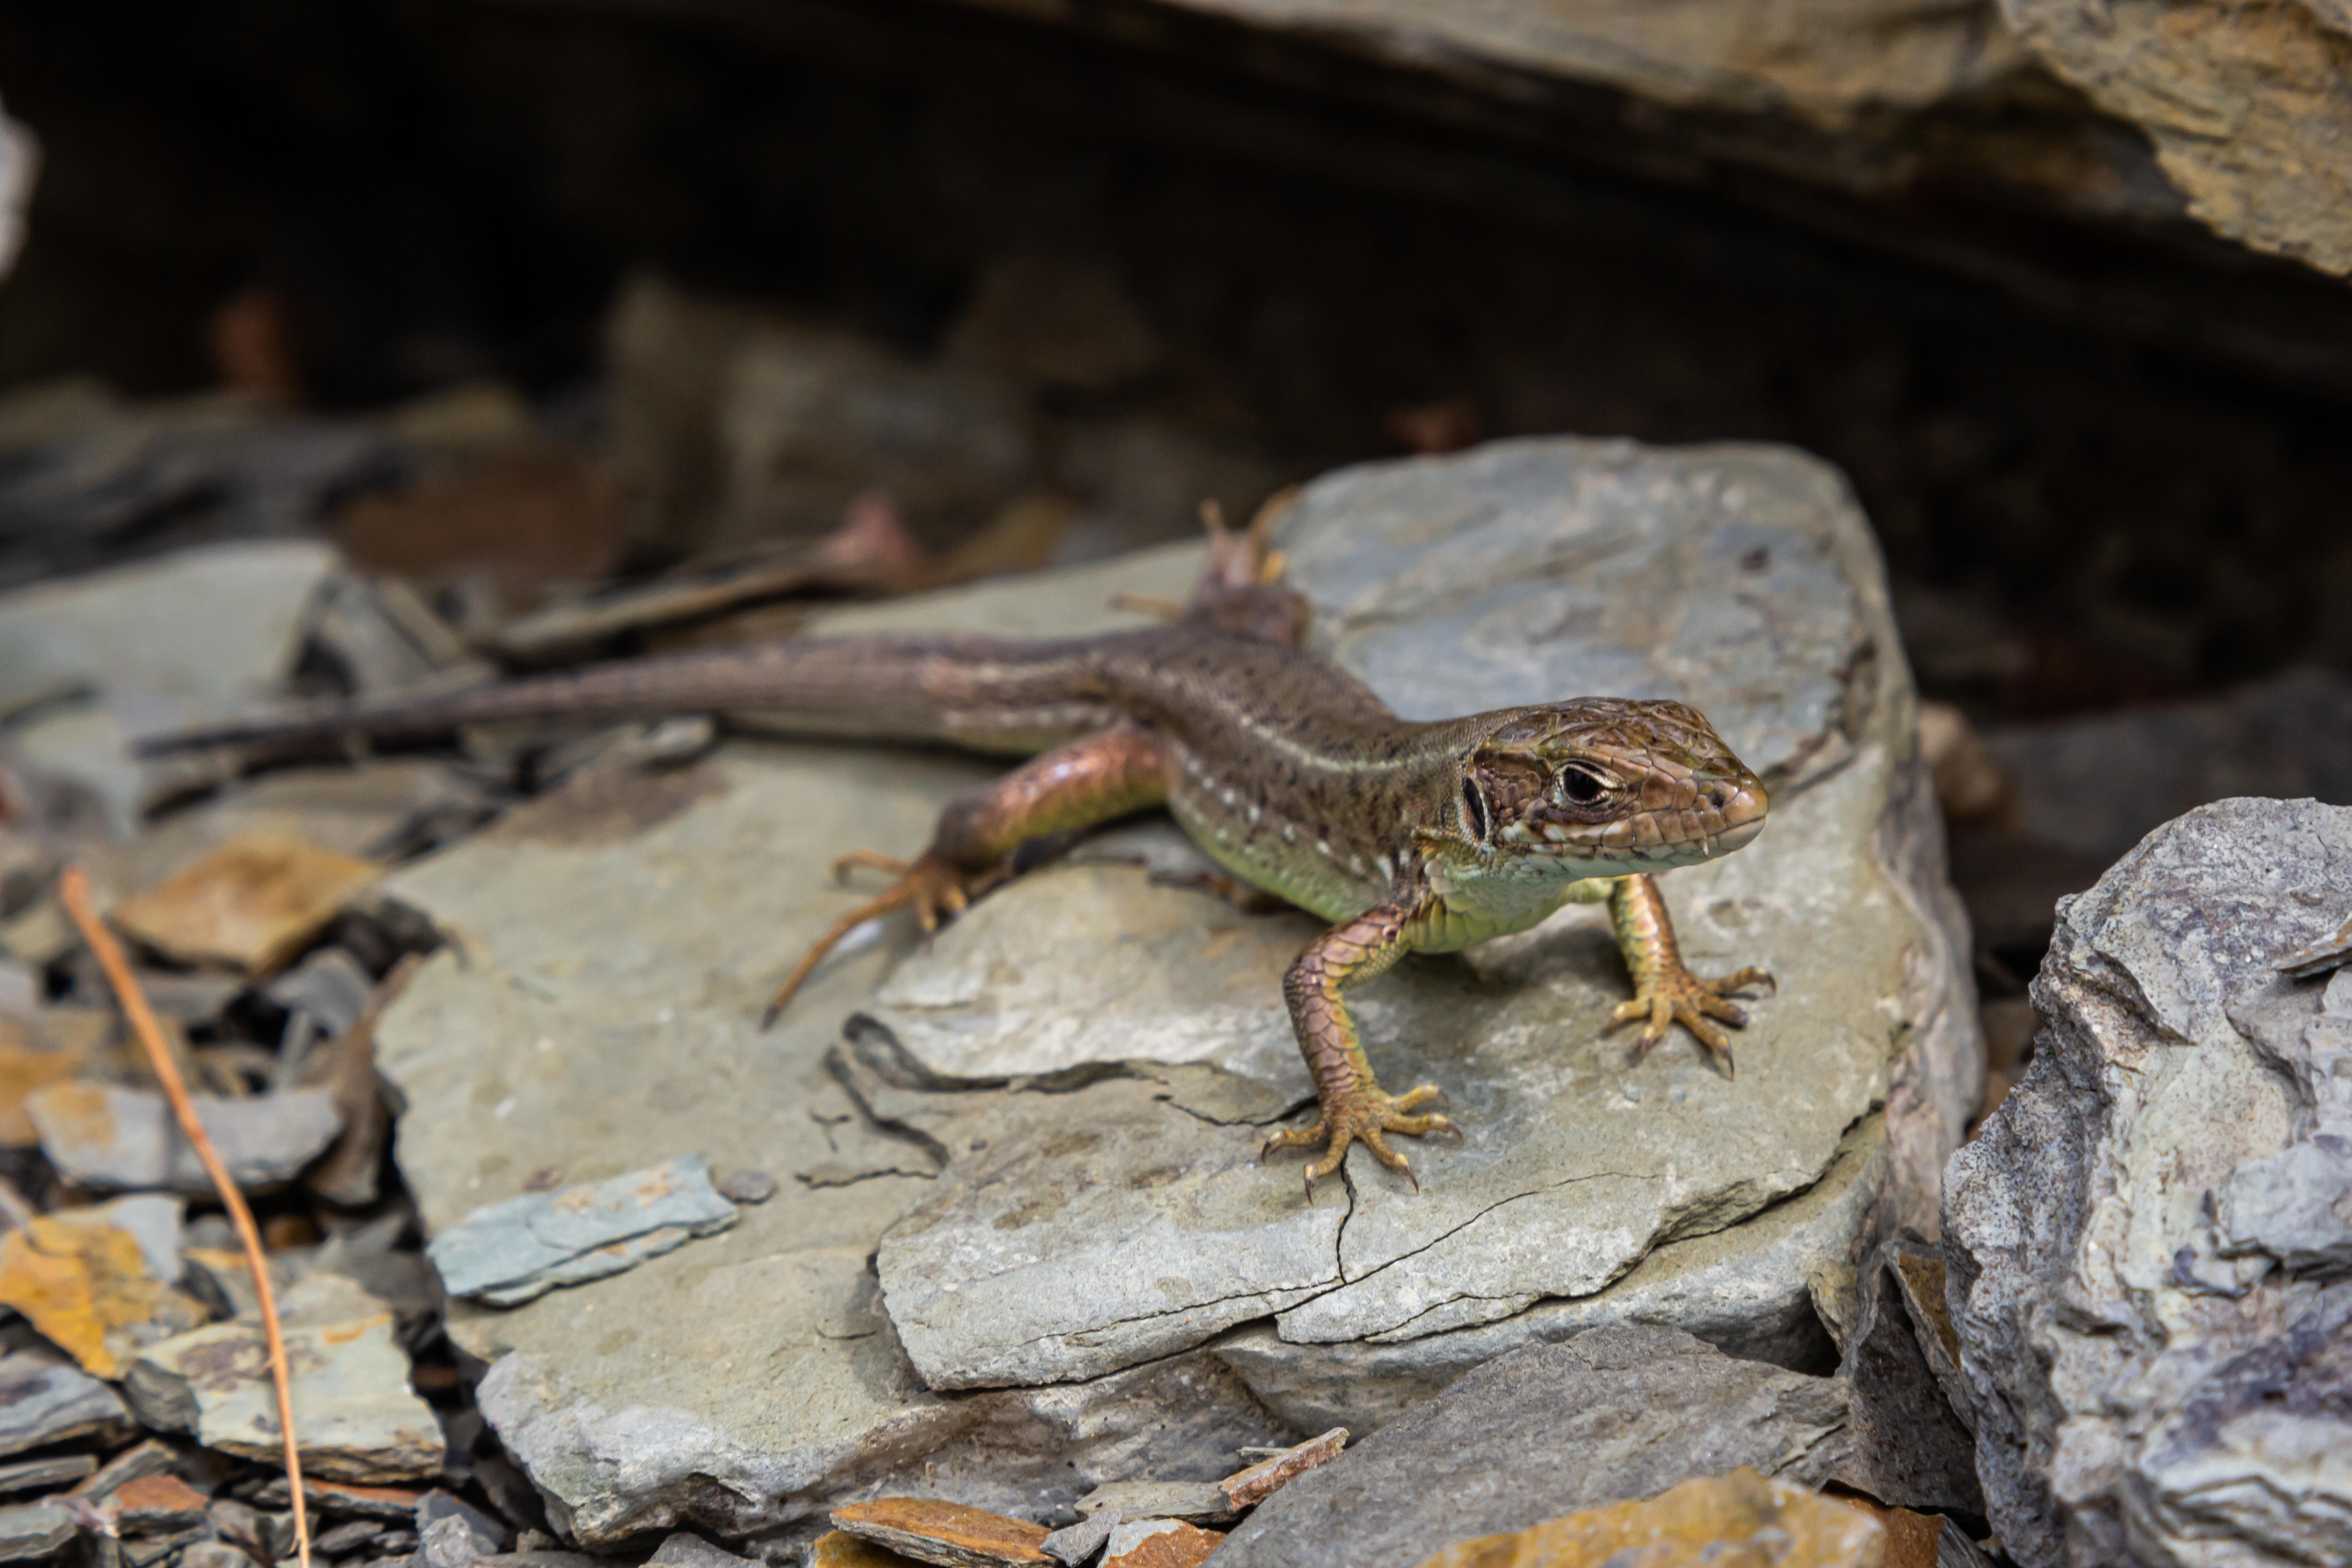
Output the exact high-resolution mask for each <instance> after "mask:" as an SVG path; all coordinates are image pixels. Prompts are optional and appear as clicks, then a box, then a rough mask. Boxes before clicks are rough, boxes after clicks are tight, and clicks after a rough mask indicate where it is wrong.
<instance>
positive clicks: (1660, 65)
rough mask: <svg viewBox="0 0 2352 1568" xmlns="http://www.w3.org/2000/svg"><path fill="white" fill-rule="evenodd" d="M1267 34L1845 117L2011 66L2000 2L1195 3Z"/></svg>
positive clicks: (1918, 99) (1926, 99) (1723, 103)
mask: <svg viewBox="0 0 2352 1568" xmlns="http://www.w3.org/2000/svg"><path fill="white" fill-rule="evenodd" d="M1184 3H1186V4H1190V5H1194V6H1197V7H1198V8H1200V9H1202V10H1209V11H1221V12H1224V13H1226V14H1228V15H1231V16H1237V17H1239V18H1241V19H1243V20H1244V21H1250V22H1255V23H1257V24H1259V25H1261V26H1281V27H1302V26H1304V27H1313V28H1315V29H1316V30H1318V32H1326V33H1336V34H1338V35H1339V36H1341V37H1349V38H1352V39H1354V40H1356V41H1358V42H1360V43H1361V44H1364V45H1368V46H1370V47H1375V48H1381V49H1383V50H1385V51H1390V52H1394V53H1396V54H1400V55H1403V56H1405V57H1407V58H1412V59H1413V60H1415V61H1416V62H1417V63H1427V62H1429V61H1431V60H1432V59H1436V60H1446V59H1448V58H1455V59H1459V60H1461V61H1463V62H1464V63H1465V64H1467V63H1469V62H1473V61H1475V62H1476V64H1477V65H1479V66H1483V67H1485V68H1487V69H1490V70H1491V69H1494V68H1497V67H1501V68H1510V69H1515V70H1523V71H1533V72H1539V73H1542V74H1545V75H1558V76H1568V77H1576V78H1581V79H1586V80H1598V81H1603V82H1607V83H1609V84H1611V85H1612V86H1616V87H1622V88H1627V89H1631V90H1633V91H1635V92H1638V93H1641V94H1643V96H1645V97H1649V98H1654V99H1657V100H1662V101H1664V102H1667V103H1675V104H1687V105H1700V104H1704V105H1706V106H1708V107H1711V108H1717V109H1731V110H1765V109H1772V110H1795V111H1796V112H1799V113H1801V114H1803V115H1806V116H1807V117H1809V118H1814V119H1837V118H1841V117H1843V116H1847V115H1850V114H1852V113H1853V112H1854V111H1856V110H1861V109H1863V108H1864V107H1866V106H1902V107H1912V106H1916V105H1920V104H1926V103H1932V102H1934V101H1936V100H1938V99H1941V98H1944V97H1947V96H1948V95H1951V94H1954V93H1957V92H1959V91H1962V90H1965V89H1968V88H1969V87H1972V86H1975V85H1977V84H1979V83H1981V82H1983V81H1985V80H1987V79H1990V78H1992V77H1994V76H1996V75H1998V74H1999V73H2000V72H2001V71H2002V70H2003V69H2005V68H2009V67H2011V66H2012V65H2014V64H2015V63H2016V62H2017V59H2018V58H2019V56H2018V49H2017V46H2016V45H2015V44H2014V43H2013V42H2011V40H2010V38H2009V37H2007V35H2005V34H2004V33H2003V32H2002V31H2001V29H2000V26H1999V25H1998V23H1997V21H1996V19H1995V18H1994V16H1993V15H1992V8H1991V7H1990V5H1970V4H1961V5H1939V6H1935V7H1932V8H1931V7H1924V6H1920V5H1908V4H1905V3H1904V0H1800V3H1799V4H1795V5H1770V6H1759V5H1743V4H1740V3H1739V0H1702V3H1700V4H1696V5H1641V4H1630V5H1629V4H1625V3H1624V0H1566V3H1562V0H1549V3H1548V4H1547V3H1544V0H1501V3H1499V4H1494V5H1444V4H1440V3H1436V0H1184Z"/></svg>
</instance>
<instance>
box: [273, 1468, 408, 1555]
mask: <svg viewBox="0 0 2352 1568" xmlns="http://www.w3.org/2000/svg"><path fill="white" fill-rule="evenodd" d="M291 1496H292V1494H291V1493H289V1491H288V1490H287V1489H286V1479H285V1478H284V1477H283V1476H280V1477H279V1478H278V1479H276V1480H274V1481H271V1482H270V1483H269V1484H268V1486H266V1487H263V1488H262V1489H260V1490H259V1491H257V1492H256V1493H254V1494H253V1500H254V1501H256V1502H257V1503H259V1504H260V1505H261V1506H262V1507H264V1508H284V1507H286V1506H287V1503H288V1501H289V1498H290V1497H291ZM302 1496H303V1497H304V1498H305V1499H306V1500H308V1501H309V1502H310V1506H311V1507H312V1508H313V1509H316V1510H318V1511H319V1512H320V1513H323V1514H328V1515H341V1514H356V1515H358V1516H359V1517H360V1518H362V1519H373V1520H382V1521H388V1522H397V1523H399V1524H401V1525H403V1526H405V1525H408V1524H410V1523H411V1522H413V1521H415V1518H416V1505H417V1503H418V1502H419V1501H421V1500H423V1497H424V1494H423V1493H422V1492H415V1491H411V1490H409V1489H407V1488H406V1487H362V1486H352V1485H348V1484H345V1483H341V1482H336V1481H326V1480H320V1479H318V1478H317V1477H315V1476H312V1475H311V1474H310V1473H309V1472H308V1471H305V1472H303V1476H302ZM410 1544H412V1545H413V1544H415V1543H414V1542H411V1543H410ZM401 1550H402V1551H406V1550H407V1547H403V1548H401Z"/></svg>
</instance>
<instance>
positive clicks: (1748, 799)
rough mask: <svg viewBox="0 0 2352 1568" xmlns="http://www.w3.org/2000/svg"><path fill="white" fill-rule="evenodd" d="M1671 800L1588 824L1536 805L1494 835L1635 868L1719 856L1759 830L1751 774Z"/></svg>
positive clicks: (1764, 803) (1760, 804)
mask: <svg viewBox="0 0 2352 1568" xmlns="http://www.w3.org/2000/svg"><path fill="white" fill-rule="evenodd" d="M1677 793H1678V794H1683V795H1685V798H1684V799H1682V800H1681V801H1678V802H1677V803H1675V804H1674V805H1664V806H1657V807H1653V808H1652V809H1649V810H1646V811H1634V812H1629V813H1627V814H1625V815H1624V816H1619V817H1617V818H1615V819H1613V820H1611V821H1603V822H1594V821H1591V820H1590V819H1589V818H1582V819H1580V817H1579V816H1576V815H1573V814H1571V813H1570V812H1567V811H1560V810H1557V809H1552V808H1548V807H1546V806H1542V805H1538V806H1537V807H1536V808H1535V809H1534V810H1532V811H1530V812H1529V813H1528V815H1527V816H1525V817H1523V818H1522V819H1521V820H1520V821H1518V822H1517V823H1514V824H1512V825H1511V826H1510V827H1509V828H1507V829H1506V830H1505V831H1504V833H1503V834H1502V837H1503V838H1504V839H1505V840H1507V841H1513V842H1516V843H1517V844H1520V845H1523V846H1525V847H1528V848H1531V849H1535V850H1538V851H1541V852H1547V853H1549V854H1552V855H1557V856H1559V857H1561V858H1568V859H1575V860H1583V861H1588V862H1593V863H1596V865H1595V869H1596V872H1597V871H1598V864H1597V863H1600V862H1611V863H1616V864H1622V865H1625V866H1627V867H1629V868H1635V869H1639V868H1644V867H1654V868H1659V869H1664V868H1669V867H1674V866H1689V865H1695V864H1696V863H1697V862H1699V861H1702V860H1708V859H1712V858H1715V857H1716V856H1717V855H1727V854H1729V853H1731V851H1733V850H1735V849H1738V848H1740V847H1743V846H1745V845H1747V844H1748V843H1750V842H1752V841H1753V840H1754V839H1755V837H1756V836H1757V835H1758V834H1759V833H1761V832H1763V831H1764V817H1765V813H1766V811H1767V810H1768V809H1769V805H1770V802H1769V799H1768V798H1767V796H1766V795H1765V793H1764V786H1763V785H1762V784H1759V782H1757V780H1756V779H1755V778H1754V776H1753V775H1749V776H1746V777H1743V778H1739V779H1737V780H1723V781H1717V782H1714V783H1711V784H1706V785H1705V786H1702V787H1698V788H1694V789H1686V790H1685V791H1678V792H1677Z"/></svg>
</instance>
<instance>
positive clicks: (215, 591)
mask: <svg viewBox="0 0 2352 1568" xmlns="http://www.w3.org/2000/svg"><path fill="white" fill-rule="evenodd" d="M334 559H335V554H334V551H333V550H332V549H331V547H329V546H327V545H325V544H320V543H317V542H310V541H293V540H286V541H271V542H256V543H245V544H224V545H214V546H209V547H206V548H203V549H197V550H190V551H185V552H181V553H179V554H176V555H168V556H164V557H162V558H161V559H158V560H153V561H143V562H140V563H136V564H134V565H130V566H122V567H117V568H115V569H114V570H111V571H108V572H100V573H94V574H90V575H88V576H84V577H77V578H72V579H68V580H66V581H63V582H57V583H47V584H40V585H38V586H36V587H31V588H25V589H20V590H18V591H17V592H16V593H13V594H9V595H5V597H0V670H5V672H6V675H5V678H0V708H14V707H16V706H17V705H18V704H19V703H20V702H22V701H24V700H29V699H33V698H37V697H40V696H43V695H45V694H48V693H53V692H70V693H78V694H79V697H78V698H77V699H75V700H66V701H60V702H58V703H56V704H55V705H53V706H52V707H51V708H49V709H47V710H44V711H43V712H42V713H40V714H39V715H37V716H36V717H35V718H33V719H32V720H30V721H27V722H26V723H24V724H21V725H18V726H16V727H14V728H13V729H12V730H11V731H10V734H9V737H8V742H7V750H8V752H9V754H10V756H11V757H12V759H13V760H15V761H16V762H17V763H19V764H21V765H23V766H25V767H26V768H28V769H30V770H32V771H34V772H36V773H43V774H47V775H49V776H51V777H56V778H60V779H64V780H68V781H70V782H72V783H74V784H79V785H81V786H83V787H86V788H88V789H89V790H90V791H91V792H92V793H93V794H95V795H97V796H98V798H99V799H100V800H101V801H102V802H103V803H104V804H105V806H106V809H107V814H108V817H109V820H110V823H111V825H112V826H113V827H114V829H115V830H116V831H117V832H118V833H119V834H123V835H127V834H128V833H129V831H130V830H131V827H132V826H135V825H136V823H137V822H138V819H139V815H140V813H141V811H142V809H143V808H144V807H145V806H146V805H149V804H150V803H151V802H152V801H154V800H156V799H158V798H160V797H161V796H162V795H164V794H166V793H168V792H169V791H170V790H172V789H173V788H175V787H179V786H182V785H184V784H185V783H187V782H188V781H190V780H191V779H201V778H202V777H203V776H204V766H205V764H203V763H194V762H190V761H189V760H188V759H184V758H176V759H158V760H156V761H152V762H138V761H134V760H132V759H131V756H130V754H129V752H128V751H127V749H126V746H127V743H128V742H130V741H131V740H132V739H133V738H135V737H137V736H140V735H144V734H152V733H155V732H157V731H163V730H173V729H179V728H182V727H184V726H186V725H190V724H195V723H201V722H206V721H217V720H222V719H226V718H231V717H235V716H237V715H239V714H241V713H247V712H253V711H257V710H261V709H263V708H265V707H267V706H268V705H269V703H270V702H271V701H273V700H276V698H277V690H276V688H277V683H278V679H280V678H281V677H282V676H283V675H284V674H285V672H286V671H287V670H288V669H289V668H291V667H292V664H293V660H294V655H295V652H296V647H295V644H296V640H297V635H298V633H299V627H300V624H301V617H302V614H303V611H304V608H305V606H306V605H308V603H309V601H310V596H311V595H312V594H313V593H315V592H316V591H317V590H318V588H319V586H320V584H321V583H323V582H324V581H325V580H326V577H327V574H328V573H329V572H330V571H331V570H332V569H333V565H334ZM199 606H201V608H199Z"/></svg>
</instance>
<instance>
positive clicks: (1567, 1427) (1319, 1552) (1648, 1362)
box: [1217, 1324, 1853, 1568]
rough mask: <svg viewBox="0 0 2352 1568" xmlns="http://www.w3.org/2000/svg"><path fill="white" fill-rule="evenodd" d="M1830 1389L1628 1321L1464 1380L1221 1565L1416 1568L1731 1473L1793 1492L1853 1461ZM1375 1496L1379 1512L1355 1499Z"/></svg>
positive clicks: (1286, 1509) (1288, 1495)
mask: <svg viewBox="0 0 2352 1568" xmlns="http://www.w3.org/2000/svg"><path fill="white" fill-rule="evenodd" d="M1851 1444H1852V1434H1851V1431H1850V1428H1849V1426H1848V1415H1847V1411H1846V1391H1845V1388H1844V1385H1843V1384H1840V1383H1838V1382H1836V1381H1835V1380H1833V1379H1829V1378H1817V1377H1807V1376H1804V1375H1802V1374H1801V1373H1792V1372H1784V1371H1782V1370H1781V1369H1780V1368H1779V1367H1774V1366H1766V1365H1762V1364H1760V1363H1755V1362H1743V1361H1734V1360H1732V1359H1731V1358H1730V1357H1728V1356H1726V1355H1724V1354H1723V1353H1722V1352H1719V1351H1717V1350H1716V1349H1715V1348H1714V1347H1713V1346H1711V1345H1708V1344H1706V1343H1704V1342H1700V1341H1698V1340H1696V1339H1693V1338H1692V1337H1691V1336H1690V1335H1688V1334H1685V1333H1683V1332H1682V1331H1679V1330H1675V1329H1668V1328H1662V1327H1654V1326H1648V1325H1636V1324H1624V1325H1620V1326H1615V1327H1610V1328H1601V1329H1593V1330H1591V1331H1587V1332H1585V1333H1582V1334H1580V1335H1578V1336H1577V1337H1575V1338H1574V1339H1571V1340H1569V1341H1567V1342H1564V1343H1562V1344H1557V1345H1530V1346H1527V1347H1525V1348H1523V1349H1520V1350H1517V1351H1514V1352H1511V1353H1510V1354H1508V1355H1506V1356H1502V1357H1499V1358H1498V1359H1496V1360H1495V1361H1493V1362H1490V1363H1487V1364H1486V1365H1485V1366H1483V1367H1480V1368H1479V1369H1478V1370H1477V1371H1475V1372H1473V1373H1469V1374H1468V1375H1467V1376H1465V1377H1463V1378H1462V1379H1460V1380H1459V1381H1457V1382H1456V1383H1454V1385H1453V1386H1452V1387H1450V1388H1448V1389H1446V1390H1445V1391H1444V1393H1443V1394H1437V1395H1435V1396H1434V1397H1433V1398H1431V1399H1429V1400H1427V1401H1425V1402H1423V1404H1421V1405H1416V1406H1415V1407H1414V1408H1412V1410H1410V1411H1408V1412H1406V1413H1405V1414H1404V1415H1401V1416H1399V1417H1398V1418H1397V1419H1396V1420H1394V1421H1392V1422H1391V1423H1390V1424H1389V1425H1387V1426H1383V1427H1381V1429H1380V1430H1378V1431H1376V1432H1374V1433H1372V1434H1371V1435H1370V1436H1368V1437H1366V1438H1364V1439H1363V1440H1362V1441H1360V1442H1359V1443H1357V1444H1355V1445H1354V1446H1353V1447H1349V1449H1348V1450H1347V1451H1346V1452H1345V1453H1343V1454H1340V1455H1339V1456H1338V1457H1337V1458H1334V1459H1332V1460H1331V1461H1330V1462H1329V1463H1328V1464H1325V1465H1323V1466H1321V1467H1320V1468H1316V1469H1313V1470H1309V1471H1307V1473H1306V1474H1305V1475H1302V1476H1300V1477H1299V1478H1298V1479H1296V1480H1294V1481H1292V1482H1290V1483H1289V1484H1288V1485H1287V1486H1286V1487H1284V1488H1283V1489H1281V1490H1280V1491H1278V1492H1276V1493H1275V1494H1274V1496H1272V1497H1271V1498H1268V1499H1267V1500H1265V1503H1263V1504H1262V1505H1260V1506H1259V1507H1258V1509H1257V1510H1256V1511H1255V1512H1254V1513H1252V1514H1251V1515H1250V1516H1249V1517H1248V1518H1247V1519H1245V1520H1244V1521H1242V1522H1241V1523H1240V1524H1237V1525H1235V1526H1234V1529H1233V1531H1232V1533H1231V1535H1230V1536H1229V1537H1228V1539H1227V1541H1226V1542H1225V1545H1224V1546H1223V1549H1222V1550H1221V1551H1220V1552H1219V1553H1218V1557H1217V1563H1218V1565H1219V1568H1413V1565H1414V1564H1416V1563H1422V1562H1423V1561H1425V1560H1426V1559H1428V1558H1429V1557H1430V1556H1431V1555H1432V1554H1433V1553H1434V1552H1437V1551H1439V1550H1440V1549H1441V1548H1443V1547H1444V1546H1445V1545H1446V1544H1447V1543H1448V1542H1455V1541H1460V1540H1463V1539H1465V1537H1469V1536H1475V1535H1493V1534H1501V1533H1505V1532H1507V1531H1519V1530H1526V1529H1528V1528H1530V1527H1531V1526H1534V1525H1536V1524H1538V1523H1541V1522H1542V1521H1546V1520H1549V1519H1556V1518H1559V1517H1561V1516H1563V1515H1566V1514H1569V1513H1572V1512H1574V1511H1576V1510H1579V1509H1582V1508H1591V1507H1594V1506H1597V1505H1599V1504H1601V1503H1604V1502H1613V1501H1616V1500H1621V1499H1624V1498H1629V1497H1648V1496H1654V1495H1655V1494H1657V1493H1659V1492H1662V1491H1664V1490H1665V1489H1667V1488H1669V1487H1672V1486H1675V1485H1677V1484H1679V1483H1681V1482H1683V1481H1685V1480H1691V1479H1698V1478H1703V1477H1706V1476H1715V1475H1721V1474H1723V1473H1725V1472H1726V1471H1728V1470H1730V1469H1733V1468H1737V1467H1738V1466H1741V1465H1748V1466H1751V1467H1753V1468H1757V1469H1759V1470H1761V1471H1763V1472H1764V1473H1765V1474H1767V1475H1772V1476H1779V1477H1781V1478H1784V1479H1787V1480H1789V1481H1790V1482H1793V1483H1795V1484H1796V1485H1799V1486H1802V1487H1817V1486H1819V1485H1821V1484H1822V1482H1824V1481H1827V1480H1831V1479H1838V1478H1841V1477H1842V1476H1843V1474H1844V1473H1845V1472H1846V1471H1847V1470H1848V1469H1849V1468H1850V1467H1851V1466H1852V1464H1853V1452H1852V1447H1851ZM1370 1498H1376V1499H1379V1500H1380V1502H1379V1506H1377V1507H1369V1506H1366V1505H1365V1501H1364V1500H1366V1499H1370Z"/></svg>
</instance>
